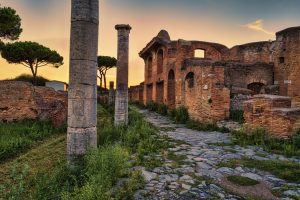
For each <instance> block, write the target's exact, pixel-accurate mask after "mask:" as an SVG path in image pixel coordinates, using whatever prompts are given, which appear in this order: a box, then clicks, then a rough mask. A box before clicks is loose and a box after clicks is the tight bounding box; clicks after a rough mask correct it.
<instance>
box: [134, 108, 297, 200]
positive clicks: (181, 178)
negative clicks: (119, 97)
mask: <svg viewBox="0 0 300 200" xmlns="http://www.w3.org/2000/svg"><path fill="white" fill-rule="evenodd" d="M140 112H141V113H142V114H144V116H145V118H146V120H147V121H149V122H150V123H152V124H153V125H154V126H156V127H158V128H160V129H161V131H160V134H161V136H167V137H168V138H170V139H172V141H179V142H180V143H176V142H174V144H175V147H174V148H169V149H168V152H169V153H172V154H175V155H179V156H184V157H185V159H184V160H183V161H182V162H179V163H178V165H172V162H174V161H172V160H169V159H167V158H163V157H161V158H163V159H164V162H163V163H164V164H163V165H162V166H161V167H157V168H154V169H153V170H152V171H146V170H145V169H144V168H141V169H142V174H143V175H144V177H145V180H146V185H145V188H143V189H142V190H138V191H137V192H136V194H135V196H134V197H135V199H136V200H143V199H151V200H152V199H153V200H161V199H171V200H173V199H174V200H175V199H180V200H192V199H224V200H238V199H242V197H239V196H236V195H233V194H230V193H228V192H227V191H226V190H225V189H223V188H222V187H220V186H218V183H219V181H221V180H222V179H223V178H224V177H226V176H228V175H240V176H244V177H248V178H251V179H254V180H257V181H260V182H263V183H265V184H266V185H268V186H269V187H270V189H271V190H272V189H274V190H275V189H276V190H278V189H283V196H284V198H282V199H284V200H288V199H294V198H296V197H298V198H299V197H300V184H295V183H287V182H286V181H285V180H282V179H279V178H278V177H276V176H273V175H271V174H270V173H268V172H263V171H260V170H257V169H254V168H247V167H236V168H228V167H218V166H217V165H218V164H219V163H221V162H228V161H230V160H233V159H241V158H244V157H246V158H251V159H258V160H279V159H280V160H289V161H293V162H297V163H300V160H299V159H295V158H286V157H284V156H280V155H276V154H269V153H267V152H265V151H263V150H262V148H260V147H256V146H248V147H247V148H244V147H240V146H237V145H235V146H226V145H224V146H217V145H216V144H229V143H230V135H229V134H224V133H219V132H201V131H195V130H191V129H187V128H184V126H183V125H177V124H173V123H172V122H171V121H170V120H169V119H168V118H166V117H163V116H160V115H158V114H156V113H153V112H149V111H146V110H141V111H140ZM172 141H170V143H173V142H172ZM262 155H264V156H262ZM287 186H293V187H288V188H289V189H286V190H284V188H286V187H287ZM291 188H294V189H291ZM276 199H277V198H276Z"/></svg>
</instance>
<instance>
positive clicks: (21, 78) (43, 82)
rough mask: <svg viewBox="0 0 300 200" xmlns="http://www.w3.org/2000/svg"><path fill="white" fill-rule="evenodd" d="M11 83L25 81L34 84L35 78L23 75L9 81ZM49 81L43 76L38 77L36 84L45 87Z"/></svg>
mask: <svg viewBox="0 0 300 200" xmlns="http://www.w3.org/2000/svg"><path fill="white" fill-rule="evenodd" d="M8 80H9V81H24V82H29V83H32V84H33V77H32V75H29V74H21V75H20V76H17V77H16V78H13V79H8ZM48 81H49V80H48V79H46V78H44V77H42V76H37V77H36V82H37V86H45V85H46V82H48Z"/></svg>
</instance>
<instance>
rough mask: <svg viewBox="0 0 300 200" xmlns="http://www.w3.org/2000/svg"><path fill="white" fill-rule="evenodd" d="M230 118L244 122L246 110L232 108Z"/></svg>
mask: <svg viewBox="0 0 300 200" xmlns="http://www.w3.org/2000/svg"><path fill="white" fill-rule="evenodd" d="M229 119H230V120H232V121H235V122H239V123H241V124H243V123H244V122H245V119H244V111H242V110H230V116H229Z"/></svg>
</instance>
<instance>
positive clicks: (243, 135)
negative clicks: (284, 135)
mask: <svg viewBox="0 0 300 200" xmlns="http://www.w3.org/2000/svg"><path fill="white" fill-rule="evenodd" d="M231 135H232V136H233V137H232V143H233V144H235V145H240V146H247V145H257V146H262V147H263V149H264V150H266V151H269V152H272V153H277V154H283V155H286V156H300V131H298V132H297V133H295V134H293V135H292V137H291V138H288V139H278V138H274V137H271V136H270V135H269V134H268V133H267V131H266V130H265V129H263V128H257V129H256V130H254V131H252V132H249V131H248V132H247V131H246V130H245V129H242V130H240V131H235V130H232V131H231Z"/></svg>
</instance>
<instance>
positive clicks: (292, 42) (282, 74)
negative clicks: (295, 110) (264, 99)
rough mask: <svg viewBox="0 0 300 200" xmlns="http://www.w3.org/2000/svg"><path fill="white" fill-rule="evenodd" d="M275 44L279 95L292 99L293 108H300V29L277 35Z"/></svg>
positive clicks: (287, 30)
mask: <svg viewBox="0 0 300 200" xmlns="http://www.w3.org/2000/svg"><path fill="white" fill-rule="evenodd" d="M275 44H276V47H275V55H274V63H275V81H276V83H277V84H278V85H279V93H280V95H284V96H289V97H292V103H293V106H300V78H299V74H300V45H299V44H300V27H294V28H288V29H285V30H282V31H280V32H278V33H276V42H275Z"/></svg>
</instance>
